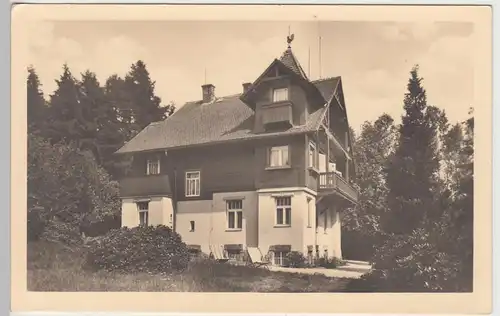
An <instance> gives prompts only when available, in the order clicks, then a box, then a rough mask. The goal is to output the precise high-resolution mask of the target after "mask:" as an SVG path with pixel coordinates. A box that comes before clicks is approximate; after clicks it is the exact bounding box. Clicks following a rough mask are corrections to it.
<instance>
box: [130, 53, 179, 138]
mask: <svg viewBox="0 0 500 316" xmlns="http://www.w3.org/2000/svg"><path fill="white" fill-rule="evenodd" d="M125 88H126V90H127V92H128V95H129V98H130V101H131V103H132V104H131V108H132V112H133V113H132V116H133V123H134V124H135V125H136V126H137V132H139V131H140V130H142V129H143V128H144V127H146V126H147V125H149V124H150V123H152V122H157V121H161V120H163V119H165V118H166V117H167V116H169V115H170V114H172V113H173V111H174V110H175V107H174V106H173V105H172V104H170V105H167V106H162V104H161V98H160V97H158V96H157V95H156V94H155V82H154V81H152V80H151V78H150V76H149V72H148V70H147V69H146V64H145V63H144V62H143V61H141V60H139V61H137V62H136V63H135V64H133V65H132V66H131V69H130V71H129V73H128V74H127V75H126V77H125Z"/></svg>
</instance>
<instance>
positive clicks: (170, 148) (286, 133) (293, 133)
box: [117, 129, 313, 154]
mask: <svg viewBox="0 0 500 316" xmlns="http://www.w3.org/2000/svg"><path fill="white" fill-rule="evenodd" d="M311 131H313V130H307V129H300V130H297V131H290V132H278V133H265V134H260V135H251V136H249V137H239V138H232V139H223V140H215V141H207V142H202V143H194V144H189V145H177V146H167V147H158V148H151V149H145V150H131V151H126V152H117V154H133V153H138V152H153V151H158V150H174V149H183V148H193V147H200V146H210V145H220V144H227V143H236V142H242V141H252V140H259V139H265V138H269V137H286V136H296V135H300V134H306V133H309V132H311Z"/></svg>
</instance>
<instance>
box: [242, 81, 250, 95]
mask: <svg viewBox="0 0 500 316" xmlns="http://www.w3.org/2000/svg"><path fill="white" fill-rule="evenodd" d="M251 86H252V83H251V82H245V83H244V84H243V93H245V92H247V91H248V89H249V88H250V87H251Z"/></svg>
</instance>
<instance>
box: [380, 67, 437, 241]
mask: <svg viewBox="0 0 500 316" xmlns="http://www.w3.org/2000/svg"><path fill="white" fill-rule="evenodd" d="M410 74H411V76H410V79H409V82H408V85H407V89H408V91H407V93H406V94H405V98H404V110H405V114H404V115H403V117H402V123H401V126H400V128H399V140H398V143H397V147H396V150H395V153H394V155H393V156H392V158H391V159H390V162H389V164H388V166H387V186H388V189H389V192H388V200H387V202H388V212H387V214H386V215H385V216H384V217H385V218H384V230H385V231H386V232H387V233H395V234H406V235H408V234H411V233H412V231H413V230H414V229H416V228H417V227H419V226H420V225H421V224H422V221H424V220H425V219H426V218H427V217H428V216H429V215H430V216H434V215H435V214H432V212H435V211H436V209H435V206H436V205H435V193H436V192H435V188H436V185H437V180H438V171H439V156H438V152H437V149H438V148H437V146H438V144H437V135H438V130H439V127H440V125H442V124H440V123H441V121H442V120H444V118H443V117H442V116H443V115H444V114H443V113H441V112H439V110H438V109H437V108H435V107H430V106H428V105H427V96H426V91H425V89H424V87H423V86H422V78H421V77H419V75H418V66H415V67H414V68H413V69H412V70H411V72H410ZM440 120H441V121H440Z"/></svg>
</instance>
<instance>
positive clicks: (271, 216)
mask: <svg viewBox="0 0 500 316" xmlns="http://www.w3.org/2000/svg"><path fill="white" fill-rule="evenodd" d="M280 196H290V197H291V206H292V212H291V225H290V226H288V227H280V226H276V224H275V223H276V197H280ZM307 197H311V194H309V193H308V192H306V190H305V189H302V188H297V189H287V188H283V189H277V190H272V191H271V192H268V191H266V190H261V191H259V199H258V200H259V201H258V209H259V248H260V250H261V251H262V253H263V254H264V255H265V254H267V253H268V251H269V247H270V246H271V245H290V246H291V248H292V251H300V252H304V251H305V250H306V249H305V248H306V247H307V245H306V244H305V243H304V240H305V232H304V231H305V230H306V226H307V210H308V207H307ZM310 232H311V231H310ZM307 236H308V238H309V239H312V238H313V234H312V232H311V234H308V235H307Z"/></svg>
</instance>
